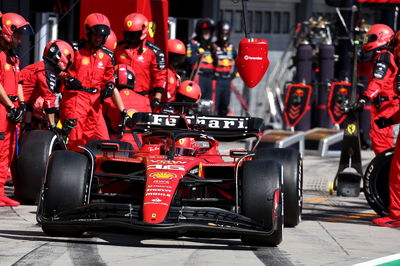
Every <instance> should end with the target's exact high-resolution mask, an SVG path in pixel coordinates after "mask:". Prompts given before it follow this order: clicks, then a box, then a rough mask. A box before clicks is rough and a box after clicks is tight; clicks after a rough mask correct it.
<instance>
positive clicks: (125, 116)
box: [118, 109, 130, 138]
mask: <svg viewBox="0 0 400 266" xmlns="http://www.w3.org/2000/svg"><path fill="white" fill-rule="evenodd" d="M129 119H130V117H129V115H128V111H126V110H125V109H124V110H122V111H121V121H120V123H119V124H118V130H119V137H120V138H122V136H123V135H124V130H125V127H126V125H127V124H128V120H129Z"/></svg>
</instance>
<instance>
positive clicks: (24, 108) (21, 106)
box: [18, 102, 26, 112]
mask: <svg viewBox="0 0 400 266" xmlns="http://www.w3.org/2000/svg"><path fill="white" fill-rule="evenodd" d="M18 109H21V110H22V111H23V112H26V103H25V102H19V107H18Z"/></svg>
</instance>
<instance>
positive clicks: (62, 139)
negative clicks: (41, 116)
mask: <svg viewBox="0 0 400 266" xmlns="http://www.w3.org/2000/svg"><path fill="white" fill-rule="evenodd" d="M49 130H50V131H53V132H54V134H56V136H57V139H58V141H60V142H65V134H64V130H62V129H61V128H58V127H56V126H55V125H50V126H49Z"/></svg>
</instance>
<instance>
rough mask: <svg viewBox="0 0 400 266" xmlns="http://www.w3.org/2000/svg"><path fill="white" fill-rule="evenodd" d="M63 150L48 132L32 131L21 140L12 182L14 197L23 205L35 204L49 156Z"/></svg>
mask: <svg viewBox="0 0 400 266" xmlns="http://www.w3.org/2000/svg"><path fill="white" fill-rule="evenodd" d="M60 149H64V147H63V146H62V145H61V143H59V142H58V140H57V137H56V135H55V134H54V133H53V132H51V131H48V130H33V131H31V132H29V133H27V134H25V135H24V136H23V138H22V140H21V146H20V154H19V156H18V159H17V165H16V176H15V180H14V186H15V196H16V198H17V199H18V200H19V201H21V202H22V203H24V204H35V201H36V199H37V197H38V195H39V192H40V187H41V185H42V180H43V178H44V175H45V173H46V166H47V162H48V160H49V156H50V154H51V153H52V152H53V151H54V150H60Z"/></svg>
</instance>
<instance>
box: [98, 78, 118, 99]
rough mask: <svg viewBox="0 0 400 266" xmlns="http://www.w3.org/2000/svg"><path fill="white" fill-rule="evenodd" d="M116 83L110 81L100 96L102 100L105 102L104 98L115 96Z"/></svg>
mask: <svg viewBox="0 0 400 266" xmlns="http://www.w3.org/2000/svg"><path fill="white" fill-rule="evenodd" d="M114 88H115V84H114V83H113V82H108V83H107V84H106V87H105V88H104V90H102V91H101V93H100V97H101V102H102V103H104V100H105V99H107V98H109V97H111V96H113V93H114Z"/></svg>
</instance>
